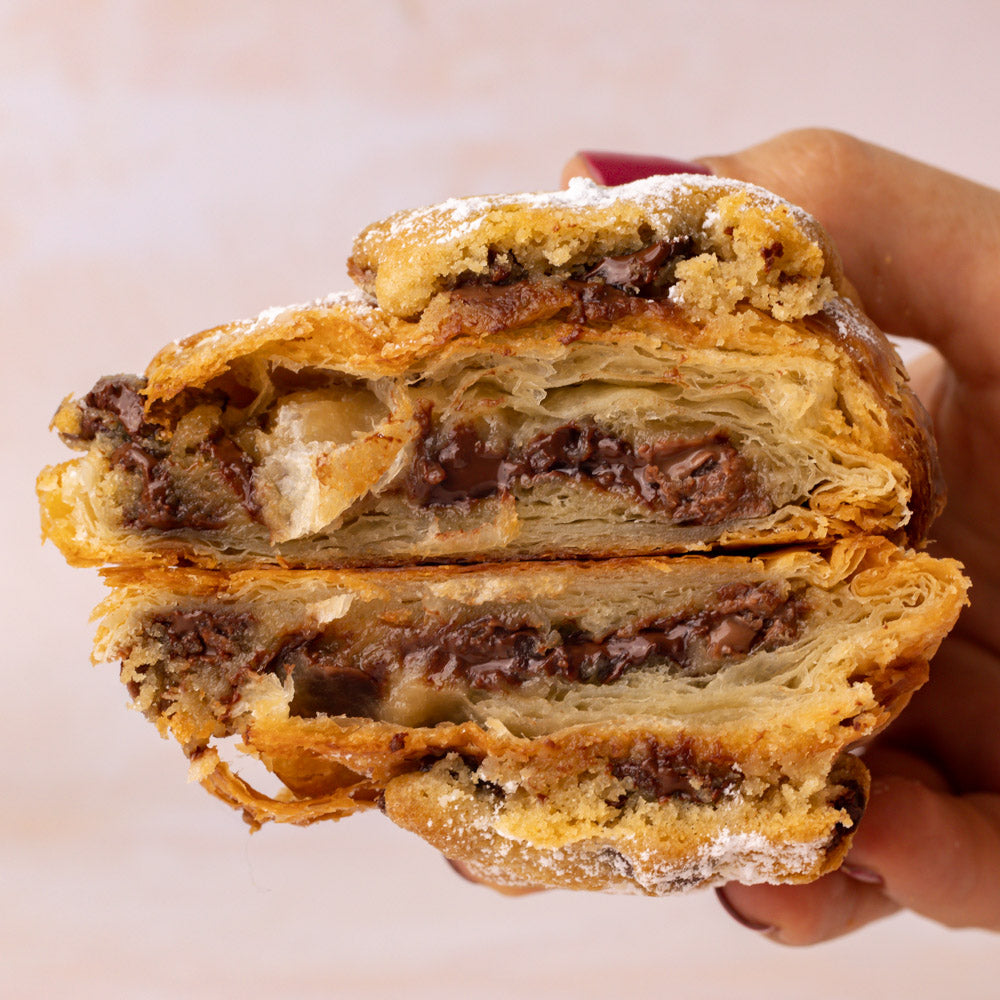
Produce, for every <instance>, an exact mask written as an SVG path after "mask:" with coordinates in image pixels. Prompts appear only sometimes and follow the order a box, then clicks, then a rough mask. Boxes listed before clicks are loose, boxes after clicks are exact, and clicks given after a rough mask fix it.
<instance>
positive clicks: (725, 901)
mask: <svg viewBox="0 0 1000 1000" xmlns="http://www.w3.org/2000/svg"><path fill="white" fill-rule="evenodd" d="M715 895H716V896H718V897H719V902H720V903H721V904H722V908H723V909H724V910H725V911H726V913H728V914H729V915H730V916H731V917H732V918H733V920H735V921H736V923H738V924H742V925H743V926H744V927H748V928H749V929H750V930H752V931H760V932H761V933H762V934H769V933H771V932H772V931H776V930H777V929H778V928H777V927H775V926H774V924H765V923H764V922H763V921H760V920H754V919H753V918H751V917H747V916H744V915H743V914H742V913H740V911H739V910H737V909H736V907H735V906H733V904H732V903H731V902H729V897H728V896H727V895H726V894H725V892H724V891H723V890H722V889H716V890H715Z"/></svg>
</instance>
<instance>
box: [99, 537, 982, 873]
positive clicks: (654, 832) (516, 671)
mask: <svg viewBox="0 0 1000 1000" xmlns="http://www.w3.org/2000/svg"><path fill="white" fill-rule="evenodd" d="M107 581H108V583H109V584H110V585H111V586H112V588H113V589H112V593H111V595H110V597H109V598H108V599H107V601H106V602H105V604H104V605H103V606H102V608H101V609H99V610H100V613H101V614H102V615H103V616H104V617H103V622H102V625H101V627H100V631H99V634H98V640H97V647H96V656H97V658H98V659H101V660H110V661H118V662H120V663H121V673H122V679H123V680H124V681H125V683H126V684H127V685H128V687H129V691H130V692H131V694H132V697H133V698H134V701H135V705H136V706H137V707H138V708H139V709H140V710H142V711H143V712H145V713H146V714H147V715H148V716H149V717H150V718H151V719H152V720H153V721H154V722H155V723H156V724H157V725H158V727H159V728H160V729H161V731H163V732H164V733H167V732H169V733H171V734H172V735H173V736H174V737H175V738H176V739H177V740H178V741H179V743H180V744H181V745H182V747H183V748H184V751H185V753H186V754H187V756H188V757H189V758H190V760H191V762H192V769H193V774H194V775H195V776H197V777H198V778H200V780H201V781H202V782H203V783H204V785H205V786H206V787H207V788H208V789H209V790H210V791H212V792H213V793H215V794H216V795H218V796H219V797H221V798H223V799H225V800H226V801H228V802H230V803H231V804H232V805H234V806H236V807H238V808H240V809H242V810H243V812H244V815H245V817H246V818H247V820H248V822H250V823H251V824H252V825H253V826H258V825H260V824H261V823H263V822H265V821H268V820H276V821H279V822H294V823H310V822H313V821H315V820H318V819H324V818H337V817H341V816H344V815H347V814H349V813H351V812H353V811H355V810H357V809H361V808H368V807H372V806H381V807H382V808H383V809H384V811H385V812H386V813H387V814H388V815H389V816H390V818H392V819H393V820H395V821H396V822H397V823H399V824H400V825H402V826H404V827H406V828H407V829H411V830H413V831H414V832H416V833H418V834H420V835H421V836H423V837H424V838H425V839H427V840H428V841H430V842H431V843H432V844H434V845H435V846H437V847H438V848H440V849H441V850H442V851H444V852H445V854H447V855H448V856H450V857H453V858H456V859H459V860H462V861H464V862H467V863H468V864H470V865H472V866H473V867H474V868H475V869H476V870H477V871H479V872H480V873H481V874H483V876H484V877H488V878H489V879H490V880H491V881H494V882H497V881H500V882H508V883H510V884H542V885H562V886H568V887H576V888H619V889H626V888H631V889H635V890H638V891H643V892H650V893H659V892H665V891H668V890H670V889H674V888H680V887H687V886H691V885H695V884H702V883H705V882H712V881H719V880H725V879H730V878H740V879H741V880H743V881H797V880H806V879H811V878H815V877H817V876H818V875H819V874H821V873H822V872H823V871H826V870H828V869H829V868H830V867H832V866H835V865H836V864H837V863H838V861H839V859H840V857H841V856H842V854H843V852H844V851H846V849H847V844H848V842H849V838H850V835H851V834H852V832H853V830H854V825H855V823H856V821H857V819H858V817H859V816H860V813H861V810H862V808H863V803H864V798H865V794H866V788H867V783H866V782H867V779H866V776H865V772H864V768H863V767H862V766H861V765H860V763H859V762H858V761H857V759H856V758H855V757H853V756H851V755H850V754H849V753H848V751H849V750H850V749H851V748H852V747H853V746H855V745H856V744H857V743H858V741H860V740H863V739H864V738H865V737H867V736H870V735H871V734H872V733H874V732H876V731H878V730H879V729H880V728H881V727H883V726H884V725H886V724H887V723H888V722H889V721H890V720H891V718H892V717H894V715H895V714H897V713H898V712H899V711H900V710H901V708H902V707H903V705H905V703H906V701H907V700H908V698H909V696H910V694H911V693H912V691H913V690H914V689H915V688H916V687H918V686H919V685H920V684H921V683H922V682H923V680H924V679H925V677H926V665H927V660H928V658H929V657H930V656H931V655H933V653H934V651H935V650H936V648H937V646H938V644H939V643H940V641H941V639H942V637H943V636H944V635H945V634H946V633H947V631H948V629H949V628H950V627H951V625H952V624H953V623H954V620H955V618H956V617H957V615H958V612H959V610H960V608H961V606H962V604H963V603H964V599H965V581H964V579H963V577H962V575H961V573H960V570H959V568H958V567H957V565H956V564H954V563H953V562H951V561H948V560H934V559H931V558H930V557H928V556H926V555H923V554H919V553H915V552H906V551H903V550H900V549H898V548H897V547H895V546H894V545H892V544H891V543H890V542H888V541H887V540H885V539H880V538H867V539H852V540H846V541H842V542H839V543H837V544H835V545H834V546H832V547H831V548H830V549H829V550H828V551H826V552H825V553H823V554H818V553H812V552H807V551H802V550H794V551H782V552H776V553H772V554H768V555H764V556H759V557H754V558H747V557H740V556H725V555H722V556H712V557H706V556H698V555H688V556H680V557H673V558H645V559H614V560H607V561H603V562H574V563H564V562H553V563H531V564H528V563H516V564H511V565H509V566H506V567H503V566H485V567H475V568H473V567H467V568H455V567H425V568H413V569H396V570H392V569H390V570H368V571H361V570H354V571H351V570H342V571H313V572H305V571H281V570H269V571H243V572H237V573H233V574H218V573H209V572H196V571H170V570H159V571H128V570H115V571H110V572H109V573H108V574H107ZM227 737H237V738H238V741H239V747H240V749H242V750H243V751H244V752H245V753H247V754H249V755H251V756H252V757H255V758H257V759H259V760H260V761H262V762H263V763H264V764H265V765H266V766H267V768H268V769H270V770H271V771H272V772H273V773H274V774H275V775H276V776H277V777H278V778H280V780H281V782H282V783H283V786H284V789H285V790H284V791H283V792H282V793H281V794H278V795H267V794H264V793H263V792H261V791H258V790H255V789H254V788H253V787H252V786H251V785H250V784H249V783H248V782H247V781H246V780H244V779H243V778H240V777H239V776H238V775H237V774H236V773H235V772H234V771H233V770H232V769H231V768H230V766H229V765H228V764H226V763H224V762H223V760H222V759H221V758H220V756H219V745H220V743H221V742H222V741H224V740H225V739H226V738H227Z"/></svg>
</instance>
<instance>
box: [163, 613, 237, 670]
mask: <svg viewBox="0 0 1000 1000" xmlns="http://www.w3.org/2000/svg"><path fill="white" fill-rule="evenodd" d="M252 624H253V616H252V615H250V614H248V613H246V612H238V611H227V610H220V609H218V608H213V609H212V610H210V611H209V610H206V609H203V608H193V609H190V610H187V611H171V612H167V613H164V614H160V615H156V616H155V617H154V618H153V619H152V622H151V625H150V627H149V631H150V632H151V633H153V634H154V635H156V636H157V637H158V638H159V639H160V641H161V642H162V643H163V646H164V652H165V654H166V656H168V657H169V658H172V659H174V658H184V659H190V660H198V661H200V662H205V663H209V664H211V665H212V666H213V667H219V666H221V665H222V664H224V663H228V662H231V661H232V660H233V659H234V658H235V657H236V656H238V654H239V652H240V648H241V645H242V643H243V641H244V640H245V638H246V636H247V633H248V631H249V629H250V626H251V625H252Z"/></svg>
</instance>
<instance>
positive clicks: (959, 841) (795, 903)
mask: <svg viewBox="0 0 1000 1000" xmlns="http://www.w3.org/2000/svg"><path fill="white" fill-rule="evenodd" d="M722 892H723V893H724V896H725V902H726V903H727V904H728V905H727V909H729V910H730V912H732V911H734V910H735V911H736V914H738V917H737V919H740V918H742V919H741V922H743V923H745V924H747V925H748V926H756V927H757V928H760V929H763V930H764V931H765V933H767V935H768V936H769V937H771V938H772V939H773V940H775V941H779V942H782V943H784V944H816V943H818V942H820V941H827V940H829V939H831V938H835V937H839V936H841V935H843V934H847V933H849V932H850V931H853V930H856V929H857V928H859V927H861V926H863V925H864V924H866V923H869V922H871V921H873V920H878V919H880V918H882V917H885V916H888V915H889V914H891V913H894V912H896V911H897V910H898V909H901V908H905V909H910V910H913V911H914V912H916V913H920V914H922V915H923V916H926V917H929V918H930V919H932V920H935V921H937V922H938V923H942V924H946V925H947V926H950V927H982V928H986V929H990V930H997V929H1000V796H996V795H969V796H963V797H956V796H953V795H950V794H948V793H947V792H944V791H941V790H938V789H932V788H928V787H927V786H926V785H925V784H923V782H921V781H917V780H914V779H913V778H911V777H904V776H901V775H893V776H889V777H885V778H879V779H876V780H875V781H873V783H872V795H871V801H870V802H869V805H868V809H867V811H866V812H865V815H864V818H863V819H862V821H861V824H860V825H859V827H858V832H857V835H856V837H855V840H854V844H853V845H852V847H851V850H850V852H849V854H848V856H847V860H846V861H845V863H844V865H843V867H842V868H841V870H840V871H838V872H834V873H833V874H831V875H827V876H825V877H824V878H822V879H820V880H818V881H817V882H813V883H811V884H809V885H802V886H795V885H785V886H769V885H757V886H744V885H736V884H731V885H727V886H726V887H725V888H724V890H722Z"/></svg>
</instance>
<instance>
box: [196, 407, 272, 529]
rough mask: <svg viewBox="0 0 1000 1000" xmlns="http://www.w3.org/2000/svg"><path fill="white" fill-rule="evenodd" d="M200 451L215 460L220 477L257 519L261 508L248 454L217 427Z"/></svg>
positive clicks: (248, 511)
mask: <svg viewBox="0 0 1000 1000" xmlns="http://www.w3.org/2000/svg"><path fill="white" fill-rule="evenodd" d="M201 452H202V454H205V455H208V456H210V457H211V458H212V459H213V460H214V461H215V463H216V465H217V466H218V469H219V472H220V473H221V474H222V478H223V479H224V480H225V481H226V483H227V484H228V485H229V488H230V489H231V490H232V491H233V492H234V493H235V494H236V496H237V497H239V500H240V503H241V504H242V505H243V509H244V510H245V511H246V512H247V513H248V514H249V515H250V517H251V518H253V519H254V520H255V521H259V520H260V519H261V508H260V501H259V500H258V499H257V492H256V490H255V489H254V485H253V461H252V460H251V458H250V456H249V455H247V453H246V452H245V451H243V449H242V448H240V446H239V445H238V444H237V443H236V442H235V441H234V440H233V439H232V438H231V437H229V436H228V435H226V434H224V433H223V431H222V428H218V427H217V428H216V429H215V431H214V432H213V433H212V434H211V436H210V437H209V439H208V440H207V441H205V442H204V443H203V444H202V446H201Z"/></svg>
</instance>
